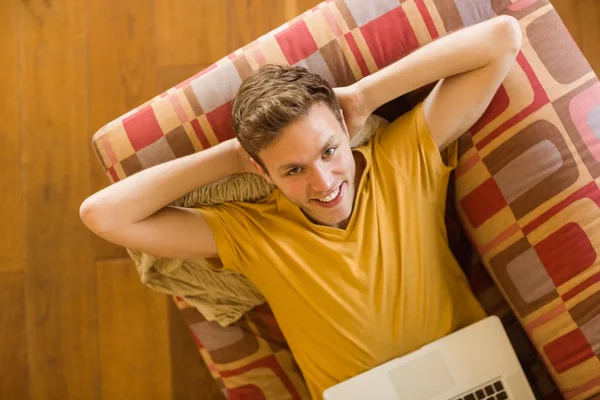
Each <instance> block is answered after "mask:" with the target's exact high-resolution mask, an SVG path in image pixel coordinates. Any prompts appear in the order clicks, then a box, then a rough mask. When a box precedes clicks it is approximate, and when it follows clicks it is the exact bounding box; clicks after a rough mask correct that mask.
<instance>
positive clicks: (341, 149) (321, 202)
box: [259, 103, 356, 228]
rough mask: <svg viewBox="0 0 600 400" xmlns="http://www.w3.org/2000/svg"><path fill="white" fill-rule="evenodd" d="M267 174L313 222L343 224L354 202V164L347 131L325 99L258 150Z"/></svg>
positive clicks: (328, 224)
mask: <svg viewBox="0 0 600 400" xmlns="http://www.w3.org/2000/svg"><path fill="white" fill-rule="evenodd" d="M259 156H260V157H261V159H262V161H263V163H264V165H265V167H266V168H267V172H268V176H266V175H265V174H263V176H265V178H266V179H267V180H268V181H270V182H271V183H272V184H274V185H276V186H277V187H278V188H279V189H280V190H281V192H282V193H283V194H284V195H285V196H286V197H287V198H288V199H289V200H290V201H291V202H292V203H294V204H296V205H297V206H298V207H300V208H301V209H302V210H303V211H304V213H305V214H306V215H307V217H309V218H310V219H311V220H312V221H313V222H315V223H318V224H322V225H327V226H334V227H340V228H345V227H346V225H347V223H348V220H349V219H350V215H351V213H352V207H353V203H354V193H355V188H354V177H355V172H356V167H355V163H354V158H353V155H352V150H351V148H350V143H349V139H348V134H347V131H346V128H345V124H344V127H342V126H340V123H339V122H338V120H337V119H336V118H335V115H334V113H333V112H332V111H331V110H330V109H329V108H328V107H327V106H326V105H324V104H322V103H319V104H316V105H315V106H313V108H312V109H311V110H310V111H309V113H308V115H307V116H306V117H305V118H303V119H300V120H298V121H295V122H293V123H292V124H290V125H288V126H287V127H285V128H284V129H283V130H282V132H281V133H280V135H279V137H278V138H277V139H276V141H275V142H274V143H273V144H271V145H270V146H269V147H267V148H265V149H263V150H261V151H260V152H259Z"/></svg>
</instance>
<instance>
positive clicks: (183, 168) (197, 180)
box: [80, 139, 242, 231]
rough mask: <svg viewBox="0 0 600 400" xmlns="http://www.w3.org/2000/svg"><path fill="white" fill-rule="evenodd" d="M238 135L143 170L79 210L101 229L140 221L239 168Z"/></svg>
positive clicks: (83, 218) (110, 188)
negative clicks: (236, 137)
mask: <svg viewBox="0 0 600 400" xmlns="http://www.w3.org/2000/svg"><path fill="white" fill-rule="evenodd" d="M238 148H239V145H237V141H236V140H235V139H232V140H229V141H226V142H224V143H221V144H219V145H217V146H214V147H211V148H209V149H207V150H203V151H201V152H198V153H195V154H191V155H188V156H185V157H182V158H178V159H176V160H172V161H169V162H166V163H163V164H160V165H157V166H154V167H152V168H148V169H146V170H143V171H140V172H138V173H136V174H134V175H132V176H130V177H128V178H126V179H124V180H122V181H119V182H117V183H115V184H113V185H110V186H108V187H106V188H104V189H102V190H101V191H99V192H97V193H95V194H94V195H92V196H90V197H89V198H88V199H86V200H85V201H84V202H83V204H82V205H81V209H80V214H81V218H82V220H84V222H85V223H86V224H87V225H94V226H95V228H96V229H97V230H98V231H102V230H105V229H109V228H114V227H115V226H120V225H123V224H126V225H127V224H134V223H137V222H139V221H141V220H143V219H145V218H147V217H149V216H151V215H152V214H154V213H155V212H157V211H158V210H160V209H162V208H163V207H165V206H167V205H169V204H170V203H172V202H173V201H175V200H177V199H179V198H181V197H182V196H184V195H185V194H187V193H190V192H191V191H193V190H195V189H197V188H199V187H201V186H205V185H208V184H210V183H212V182H216V181H218V180H220V179H222V178H224V177H226V176H229V175H233V174H235V173H238V172H242V171H240V163H239V158H238V156H239V153H238Z"/></svg>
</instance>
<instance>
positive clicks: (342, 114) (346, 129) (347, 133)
mask: <svg viewBox="0 0 600 400" xmlns="http://www.w3.org/2000/svg"><path fill="white" fill-rule="evenodd" d="M340 114H341V116H342V125H343V126H344V133H345V134H346V137H347V138H348V139H350V133H349V132H348V126H347V125H346V118H344V112H343V111H342V110H341V109H340Z"/></svg>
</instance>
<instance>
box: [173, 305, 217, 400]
mask: <svg viewBox="0 0 600 400" xmlns="http://www.w3.org/2000/svg"><path fill="white" fill-rule="evenodd" d="M168 303H169V306H168V313H169V341H170V349H171V370H172V372H171V375H172V377H173V384H172V385H173V399H177V400H186V399H189V400H195V399H203V400H223V398H224V397H223V394H222V393H221V391H220V390H219V387H218V386H217V383H216V382H215V381H214V379H213V378H212V376H211V375H210V372H209V371H208V368H207V367H206V364H205V363H204V360H203V359H202V357H201V356H200V353H199V351H198V348H197V347H196V343H195V341H194V339H193V338H192V335H191V333H190V330H189V328H188V326H187V325H186V323H185V321H184V319H183V316H182V315H181V312H180V311H179V309H178V308H177V305H176V304H175V302H174V301H173V300H171V299H169V301H168Z"/></svg>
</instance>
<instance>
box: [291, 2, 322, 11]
mask: <svg viewBox="0 0 600 400" xmlns="http://www.w3.org/2000/svg"><path fill="white" fill-rule="evenodd" d="M297 2H298V6H297V7H298V14H302V13H303V12H305V11H307V10H310V9H311V8H313V7H314V6H316V5H318V4H320V3H322V2H323V0H297Z"/></svg>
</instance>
